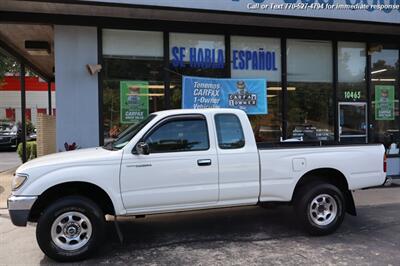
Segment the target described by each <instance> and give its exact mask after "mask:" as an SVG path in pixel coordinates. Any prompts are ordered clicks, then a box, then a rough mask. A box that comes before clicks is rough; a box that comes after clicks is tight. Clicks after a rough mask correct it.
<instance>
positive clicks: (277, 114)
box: [231, 36, 282, 142]
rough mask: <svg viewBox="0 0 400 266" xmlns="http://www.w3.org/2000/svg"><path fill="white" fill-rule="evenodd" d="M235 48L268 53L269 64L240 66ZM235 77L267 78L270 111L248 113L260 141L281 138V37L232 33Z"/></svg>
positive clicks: (233, 76)
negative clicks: (263, 113)
mask: <svg viewBox="0 0 400 266" xmlns="http://www.w3.org/2000/svg"><path fill="white" fill-rule="evenodd" d="M234 51H251V52H256V53H258V52H260V51H262V52H264V53H269V54H270V55H271V56H270V57H269V58H270V62H269V65H270V68H265V69H263V70H261V69H257V68H256V69H253V68H251V67H249V68H248V69H237V64H235V62H234V60H235V58H234V54H233V53H234ZM231 58H232V63H231V74H232V78H262V79H266V80H267V87H268V89H267V102H268V114H266V115H251V116H249V119H250V122H251V125H252V127H253V131H254V136H255V138H256V140H257V141H258V142H275V141H279V139H280V137H281V136H282V130H281V129H282V128H281V125H282V112H281V103H282V98H281V96H282V87H281V86H282V85H281V40H280V39H278V38H263V37H244V36H231Z"/></svg>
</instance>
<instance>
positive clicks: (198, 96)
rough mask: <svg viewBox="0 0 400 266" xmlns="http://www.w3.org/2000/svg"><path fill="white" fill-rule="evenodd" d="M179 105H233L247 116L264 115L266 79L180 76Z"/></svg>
mask: <svg viewBox="0 0 400 266" xmlns="http://www.w3.org/2000/svg"><path fill="white" fill-rule="evenodd" d="M182 108H185V109H202V108H236V109H241V110H243V111H245V112H246V113H247V114H250V115H256V114H267V113H268V111H267V110H268V108H267V81H266V80H265V79H216V78H200V77H188V76H184V77H183V79H182Z"/></svg>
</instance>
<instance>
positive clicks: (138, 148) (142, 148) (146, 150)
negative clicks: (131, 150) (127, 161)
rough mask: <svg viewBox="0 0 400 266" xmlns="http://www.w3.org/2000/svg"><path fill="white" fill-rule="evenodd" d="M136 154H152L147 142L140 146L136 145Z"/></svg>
mask: <svg viewBox="0 0 400 266" xmlns="http://www.w3.org/2000/svg"><path fill="white" fill-rule="evenodd" d="M136 152H137V153H138V154H143V155H149V154H150V148H149V145H148V144H147V143H145V142H139V143H138V144H136Z"/></svg>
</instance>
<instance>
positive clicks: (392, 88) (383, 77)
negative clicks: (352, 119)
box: [370, 44, 400, 150]
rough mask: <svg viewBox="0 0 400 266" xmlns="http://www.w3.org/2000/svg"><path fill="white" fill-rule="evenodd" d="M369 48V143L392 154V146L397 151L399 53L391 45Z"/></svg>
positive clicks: (398, 144) (399, 139) (398, 145)
mask: <svg viewBox="0 0 400 266" xmlns="http://www.w3.org/2000/svg"><path fill="white" fill-rule="evenodd" d="M371 48H372V50H374V51H375V52H373V53H372V55H371V81H372V87H371V96H372V104H371V110H370V114H371V120H372V126H373V127H372V130H371V138H372V139H371V140H372V141H373V142H377V143H383V144H385V146H386V148H388V149H389V148H390V147H393V148H394V149H393V148H392V150H396V147H395V145H397V147H400V132H399V131H400V130H399V125H400V117H399V81H398V76H399V74H398V73H399V50H398V49H396V46H395V45H393V46H390V45H381V44H374V45H372V46H371ZM393 144H395V145H393Z"/></svg>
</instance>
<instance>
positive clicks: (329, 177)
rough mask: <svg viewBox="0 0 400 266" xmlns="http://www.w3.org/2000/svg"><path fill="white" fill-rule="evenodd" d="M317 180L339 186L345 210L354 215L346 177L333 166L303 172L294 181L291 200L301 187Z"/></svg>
mask: <svg viewBox="0 0 400 266" xmlns="http://www.w3.org/2000/svg"><path fill="white" fill-rule="evenodd" d="M317 181H322V182H326V183H329V184H332V185H334V186H336V187H337V188H339V189H340V190H341V191H342V192H343V196H344V197H345V200H346V211H347V212H348V213H349V214H351V215H356V207H355V203H354V199H353V195H352V193H351V191H350V190H349V184H348V182H347V178H346V176H345V175H344V174H343V173H342V172H341V171H339V170H337V169H335V168H318V169H313V170H310V171H308V172H307V173H305V174H304V175H303V176H302V177H301V178H300V179H299V180H298V181H297V183H296V186H295V189H294V191H293V195H292V201H293V200H295V198H296V197H297V196H298V193H299V191H300V190H301V188H302V187H304V186H306V185H308V184H310V183H312V182H317Z"/></svg>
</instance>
